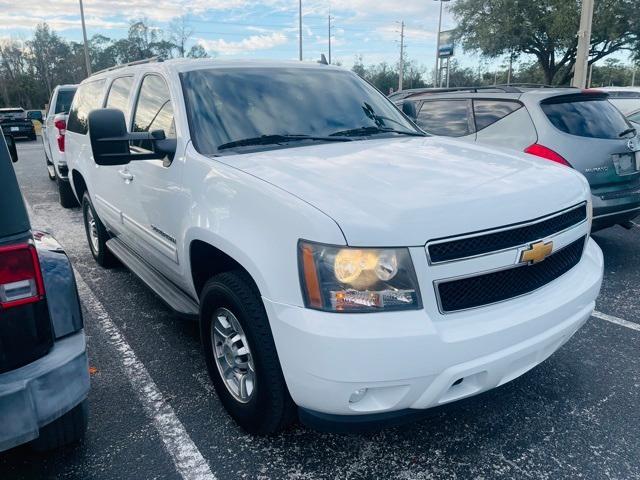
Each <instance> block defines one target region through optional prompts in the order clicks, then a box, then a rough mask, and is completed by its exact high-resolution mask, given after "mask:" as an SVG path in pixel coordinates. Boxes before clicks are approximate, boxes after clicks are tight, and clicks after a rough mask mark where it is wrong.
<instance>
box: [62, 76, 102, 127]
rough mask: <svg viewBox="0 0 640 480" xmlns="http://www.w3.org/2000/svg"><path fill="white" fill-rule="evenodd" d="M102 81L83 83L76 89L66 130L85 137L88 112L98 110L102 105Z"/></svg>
mask: <svg viewBox="0 0 640 480" xmlns="http://www.w3.org/2000/svg"><path fill="white" fill-rule="evenodd" d="M104 82H105V81H104V80H96V81H94V82H89V83H83V84H82V85H80V87H78V91H77V92H76V95H75V98H74V100H73V103H72V104H71V110H70V112H69V120H68V121H67V130H68V131H70V132H74V133H79V134H81V135H86V133H87V130H88V124H87V119H88V116H89V112H90V111H91V110H95V109H96V108H100V106H101V105H102V88H103V87H104Z"/></svg>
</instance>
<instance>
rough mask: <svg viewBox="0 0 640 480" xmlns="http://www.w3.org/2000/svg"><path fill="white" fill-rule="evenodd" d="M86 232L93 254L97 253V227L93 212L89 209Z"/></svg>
mask: <svg viewBox="0 0 640 480" xmlns="http://www.w3.org/2000/svg"><path fill="white" fill-rule="evenodd" d="M87 230H88V232H89V242H90V243H91V248H92V250H93V252H94V253H95V254H97V253H98V252H99V248H100V247H99V245H100V243H99V241H98V227H97V225H96V219H95V218H94V216H93V212H92V211H91V208H87Z"/></svg>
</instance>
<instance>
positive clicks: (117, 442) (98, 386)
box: [0, 139, 640, 480]
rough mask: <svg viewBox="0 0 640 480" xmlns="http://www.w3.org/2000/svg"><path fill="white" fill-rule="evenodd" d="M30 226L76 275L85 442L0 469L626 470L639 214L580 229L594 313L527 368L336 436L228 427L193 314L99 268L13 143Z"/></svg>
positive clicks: (359, 474) (633, 470) (118, 473)
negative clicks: (587, 243)
mask: <svg viewBox="0 0 640 480" xmlns="http://www.w3.org/2000/svg"><path fill="white" fill-rule="evenodd" d="M18 149H19V155H20V160H19V162H18V163H17V164H16V171H17V173H18V179H19V181H20V185H21V187H22V190H23V193H24V196H25V198H26V200H27V202H28V203H29V205H30V207H31V209H32V212H33V213H32V219H31V220H32V225H33V227H34V228H42V229H48V230H49V231H52V232H53V233H54V235H55V236H56V238H57V239H58V241H59V242H60V243H61V244H62V245H63V246H64V247H65V248H66V250H67V254H68V255H69V257H70V258H71V260H72V262H73V264H74V266H75V269H76V271H77V275H78V284H79V289H80V295H81V299H82V302H83V305H84V314H85V329H86V332H87V336H88V343H89V352H90V364H91V366H92V367H94V368H95V371H94V372H93V373H92V389H91V393H90V395H89V400H90V409H91V410H90V420H89V431H88V433H87V437H86V439H85V441H84V442H83V443H82V444H81V445H80V446H77V447H75V448H69V449H67V450H64V451H62V452H56V453H53V454H50V455H36V454H34V453H32V452H31V451H30V450H29V448H27V447H19V448H17V449H14V450H11V451H9V452H5V453H2V454H0V479H3V480H5V479H14V478H15V479H19V478H20V479H21V478H29V479H31V478H34V479H45V478H56V479H57V478H64V479H129V478H131V479H152V478H153V479H165V478H167V479H180V478H185V479H235V478H252V479H253V478H256V479H281V478H286V479H316V478H318V479H319V478H340V479H343V478H344V479H359V478H394V479H395V478H398V479H432V478H433V479H448V478H535V479H546V478H552V479H557V478H588V479H599V478H613V479H631V478H640V434H639V432H640V408H639V406H640V252H639V249H638V247H639V246H640V228H636V229H635V230H632V231H627V230H624V229H622V228H621V227H615V228H613V229H609V230H606V231H603V232H599V233H597V234H595V235H594V238H595V239H596V241H597V242H598V244H599V245H600V246H601V247H602V250H603V251H604V255H605V262H606V266H605V281H604V286H603V289H602V293H601V295H600V297H599V299H598V304H597V312H600V313H598V314H597V316H594V317H592V318H591V320H590V321H589V322H588V323H587V325H586V326H585V327H584V328H583V329H582V330H580V331H579V332H578V333H577V334H576V335H575V337H574V338H573V339H572V340H571V341H570V342H568V343H567V344H566V345H565V346H564V347H563V348H562V349H561V350H560V351H558V352H557V353H556V354H555V355H553V356H552V357H551V358H550V359H549V360H547V361H546V362H544V363H543V364H542V365H540V366H539V367H537V368H535V369H534V370H532V371H530V372H528V373H527V374H525V375H524V376H522V377H521V378H519V379H517V380H515V381H513V382H511V383H509V384H506V385H504V386H502V387H500V388H498V389H495V390H493V391H490V392H487V393H485V394H482V395H479V396H477V397H474V398H471V399H468V400H466V401H464V402H459V403H456V404H452V405H450V406H447V407H446V408H442V409H440V410H437V411H433V412H430V414H429V415H428V416H427V417H425V419H423V420H422V421H420V422H414V423H412V424H410V425H406V426H403V427H396V428H391V429H387V430H383V431H379V432H374V433H366V434H363V433H361V434H350V435H337V434H325V433H318V432H316V431H313V430H310V429H308V428H305V427H303V426H300V425H298V426H295V427H294V428H292V429H291V430H290V431H288V432H286V433H284V434H281V435H279V436H277V437H272V438H257V437H251V436H249V435H246V434H244V433H243V432H242V431H241V430H240V429H239V428H238V427H237V426H236V425H235V424H234V423H233V422H232V421H231V420H230V418H229V417H228V416H227V415H226V413H225V411H224V410H223V408H222V406H221V405H220V403H219V402H218V400H217V398H216V394H215V392H214V391H213V387H212V385H211V383H210V381H209V379H208V377H207V374H206V368H205V364H204V360H203V358H202V356H201V354H200V346H199V339H198V330H197V326H196V325H195V324H194V323H190V322H188V321H185V320H183V319H180V318H178V317H176V316H175V315H174V314H173V313H172V312H171V311H170V310H168V309H167V307H165V306H164V304H163V303H162V302H161V301H160V300H159V299H158V298H156V297H155V296H154V295H153V294H152V293H151V292H150V291H149V290H148V289H147V288H146V287H145V286H144V285H143V284H142V283H141V282H140V281H139V280H138V279H137V278H136V277H135V276H134V275H133V274H132V273H130V272H129V271H128V270H126V269H125V268H123V267H120V268H116V269H113V270H104V269H102V268H100V267H98V266H97V264H95V262H94V261H93V258H92V257H91V254H90V252H89V249H88V247H87V245H86V238H85V233H84V228H83V226H82V221H81V213H80V210H79V209H72V210H65V209H63V208H62V207H60V205H59V203H58V197H57V191H56V188H55V183H54V182H51V181H50V180H49V179H48V177H47V173H46V169H45V163H44V157H43V151H42V146H41V144H40V140H39V139H38V141H37V142H19V143H18Z"/></svg>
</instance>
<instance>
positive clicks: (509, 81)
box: [507, 53, 513, 85]
mask: <svg viewBox="0 0 640 480" xmlns="http://www.w3.org/2000/svg"><path fill="white" fill-rule="evenodd" d="M512 72H513V53H510V54H509V71H508V72H507V85H511V75H512Z"/></svg>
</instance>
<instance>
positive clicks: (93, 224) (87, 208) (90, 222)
mask: <svg viewBox="0 0 640 480" xmlns="http://www.w3.org/2000/svg"><path fill="white" fill-rule="evenodd" d="M82 218H83V220H84V230H85V232H86V234H87V242H88V243H89V250H91V255H93V258H94V259H95V261H96V262H97V263H98V265H100V266H102V267H105V268H110V267H113V266H115V265H117V263H118V260H117V259H116V257H115V256H114V255H113V253H111V250H109V249H108V248H107V240H109V232H107V229H106V228H105V226H104V224H103V223H102V221H101V220H100V218H98V214H97V213H96V211H95V210H94V208H93V204H92V203H91V198H90V197H89V192H84V196H83V197H82Z"/></svg>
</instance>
